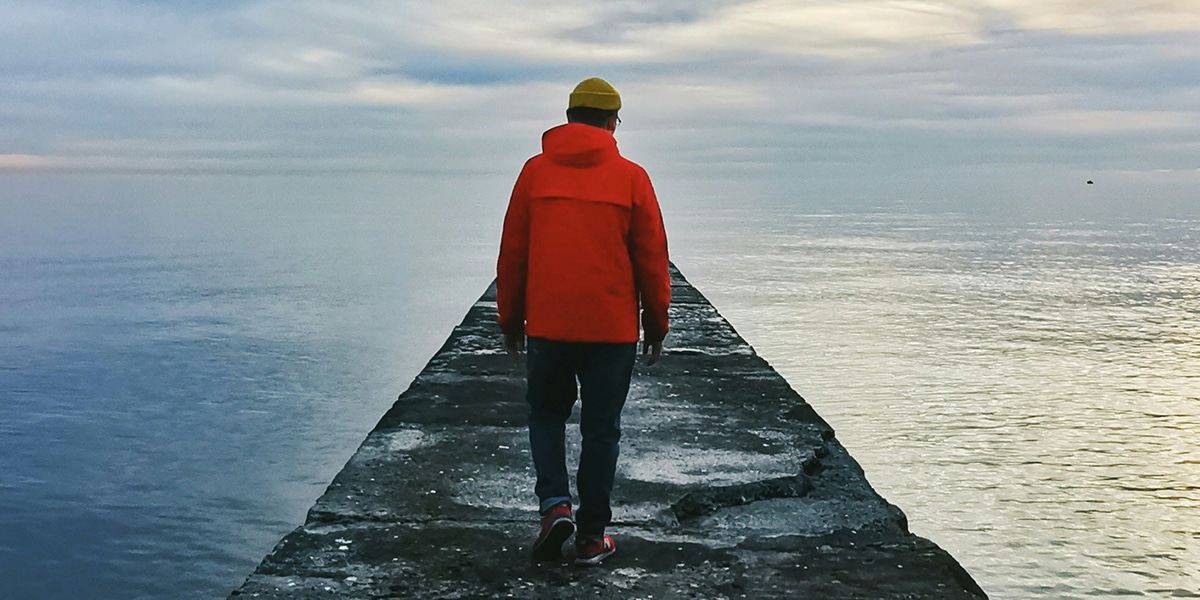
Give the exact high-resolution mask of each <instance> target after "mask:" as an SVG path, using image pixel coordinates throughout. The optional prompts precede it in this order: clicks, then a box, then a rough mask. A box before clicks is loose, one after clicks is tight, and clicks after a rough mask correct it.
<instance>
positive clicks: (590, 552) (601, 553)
mask: <svg viewBox="0 0 1200 600" xmlns="http://www.w3.org/2000/svg"><path fill="white" fill-rule="evenodd" d="M616 551H617V543H616V542H614V541H613V539H612V538H611V537H609V536H607V535H606V536H604V537H602V538H600V539H598V540H596V541H591V542H580V541H579V540H578V539H577V540H575V564H577V565H598V564H600V561H602V560H604V559H606V558H608V557H610V556H612V555H613V553H614V552H616Z"/></svg>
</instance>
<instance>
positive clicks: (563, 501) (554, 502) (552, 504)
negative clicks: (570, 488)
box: [538, 496, 571, 515]
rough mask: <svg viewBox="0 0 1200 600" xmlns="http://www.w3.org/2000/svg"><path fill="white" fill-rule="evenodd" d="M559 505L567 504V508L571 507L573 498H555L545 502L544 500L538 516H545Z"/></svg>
mask: <svg viewBox="0 0 1200 600" xmlns="http://www.w3.org/2000/svg"><path fill="white" fill-rule="evenodd" d="M559 504H566V505H567V506H570V505H571V497H570V496H555V497H553V498H546V499H545V500H542V504H541V507H540V508H538V514H542V515H544V514H546V513H547V512H548V511H549V510H550V509H551V508H554V507H555V506H558V505H559Z"/></svg>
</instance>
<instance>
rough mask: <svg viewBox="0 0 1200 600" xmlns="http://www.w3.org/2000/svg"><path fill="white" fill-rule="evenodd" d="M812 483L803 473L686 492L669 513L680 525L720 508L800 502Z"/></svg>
mask: <svg viewBox="0 0 1200 600" xmlns="http://www.w3.org/2000/svg"><path fill="white" fill-rule="evenodd" d="M813 487H814V486H813V483H812V480H811V479H809V477H808V476H807V475H805V474H803V473H798V474H796V475H792V476H789V477H775V478H772V479H764V480H761V481H753V482H750V483H741V484H737V485H726V486H720V487H713V488H707V489H702V490H696V491H694V492H688V493H687V494H684V496H683V497H682V498H680V499H679V500H677V501H676V502H675V503H674V504H672V505H671V512H673V513H675V518H676V519H678V520H679V522H680V523H682V522H684V521H688V520H690V519H695V518H697V517H703V516H706V515H711V514H712V513H715V512H717V511H718V510H721V509H722V508H731V507H734V506H743V505H746V504H750V503H752V502H758V501H760V500H769V499H772V498H800V497H802V496H804V495H805V494H807V493H809V492H811V491H812V490H813Z"/></svg>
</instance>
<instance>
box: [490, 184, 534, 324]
mask: <svg viewBox="0 0 1200 600" xmlns="http://www.w3.org/2000/svg"><path fill="white" fill-rule="evenodd" d="M528 172H529V163H528V162H526V163H525V167H524V168H523V169H522V170H521V175H520V176H519V177H517V183H516V185H514V186H513V191H512V196H511V197H510V198H509V200H508V211H507V212H506V213H505V214H504V232H503V233H502V234H501V237H500V258H499V259H498V260H497V261H496V312H497V319H498V320H499V322H500V329H501V331H503V332H504V333H509V334H519V333H522V332H524V331H525V289H526V282H527V281H528V279H529V177H528Z"/></svg>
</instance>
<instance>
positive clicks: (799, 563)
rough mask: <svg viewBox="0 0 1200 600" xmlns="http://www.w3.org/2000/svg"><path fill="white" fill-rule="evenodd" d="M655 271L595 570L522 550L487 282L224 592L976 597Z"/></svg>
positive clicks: (508, 405) (517, 412)
mask: <svg viewBox="0 0 1200 600" xmlns="http://www.w3.org/2000/svg"><path fill="white" fill-rule="evenodd" d="M673 275H674V288H673V292H674V300H673V304H672V307H671V318H672V333H671V335H670V337H669V338H668V346H669V347H668V349H667V351H666V353H665V355H664V357H663V360H662V361H661V362H660V363H659V364H658V365H655V366H654V367H650V368H645V367H641V366H639V370H638V372H637V373H636V374H635V377H634V384H633V388H632V390H631V392H630V398H629V402H628V404H627V405H626V409H625V413H624V416H623V428H624V431H625V435H624V438H623V440H622V455H621V461H620V466H619V472H618V475H617V483H616V489H615V491H614V513H615V514H614V519H615V524H614V526H613V527H612V528H611V529H610V533H612V534H613V536H614V538H615V539H616V541H617V548H618V551H617V554H616V555H614V556H613V557H612V558H610V559H609V560H608V561H606V562H605V563H604V565H603V566H601V567H593V568H577V567H574V566H571V565H570V564H569V563H568V562H567V561H568V560H569V559H570V558H571V557H570V556H567V557H565V558H564V562H562V563H556V564H544V563H543V564H535V563H533V562H532V561H531V560H530V555H529V545H530V543H531V542H532V540H533V538H534V536H535V535H536V532H537V517H536V500H535V498H534V497H533V492H532V487H533V473H532V467H531V465H530V459H529V457H528V442H527V439H526V432H525V428H524V426H525V405H524V399H523V393H524V392H523V390H524V383H523V377H524V368H523V362H521V361H517V360H515V359H513V358H511V357H508V356H506V355H505V354H504V353H503V352H502V350H501V348H500V343H499V336H498V331H497V328H496V325H495V297H494V290H492V289H489V290H488V291H487V292H486V293H485V294H484V295H483V297H481V298H480V299H479V301H478V302H477V303H476V304H475V305H474V306H473V307H472V308H471V310H470V311H469V312H468V313H467V316H466V318H465V319H464V320H463V322H462V324H461V325H459V326H458V327H457V328H455V329H454V332H453V333H452V334H451V336H450V338H449V339H448V340H447V341H446V344H445V345H444V346H443V347H442V349H441V350H440V351H438V353H437V354H436V355H435V356H434V357H433V359H432V360H431V361H430V362H429V364H428V366H426V368H425V370H424V371H422V372H421V373H420V374H419V375H418V376H417V377H416V379H415V380H414V381H413V383H412V385H411V386H410V387H409V389H408V390H407V391H405V392H404V393H403V394H402V395H401V396H400V398H399V399H398V400H397V402H396V404H395V405H394V406H393V407H392V409H391V410H390V411H388V413H387V414H386V415H384V417H383V419H382V420H381V421H380V422H379V425H378V426H376V428H375V430H374V431H372V432H371V434H370V435H368V436H367V439H366V440H365V441H364V442H363V444H362V446H361V447H360V448H359V449H358V452H356V453H355V454H354V456H353V457H351V458H350V461H349V462H348V463H347V464H346V467H345V468H344V469H343V470H342V472H341V473H339V474H338V475H337V477H336V478H335V479H334V480H333V483H332V484H330V486H329V489H328V490H327V491H326V492H325V495H324V496H322V497H321V498H320V499H319V500H317V503H316V505H315V506H313V507H312V509H311V510H310V511H309V514H308V519H307V520H306V522H305V524H304V525H303V526H302V527H300V528H298V529H296V530H295V531H293V532H292V533H291V534H289V535H288V536H287V537H285V538H284V539H283V540H282V541H281V542H280V543H279V545H278V546H276V548H275V549H274V551H272V552H271V554H270V555H268V556H267V557H266V558H265V559H264V560H263V562H262V564H261V565H260V566H259V567H258V570H256V571H255V572H254V574H253V575H251V576H250V578H249V579H248V580H247V581H246V583H245V584H244V585H243V586H242V587H241V588H240V589H239V590H237V591H235V592H233V594H232V595H231V596H230V597H231V598H245V597H257V598H577V597H590V598H655V599H669V598H816V599H836V598H870V599H883V598H972V599H975V598H986V596H985V594H984V593H983V591H982V590H980V589H979V586H978V585H976V584H975V582H974V581H973V580H972V579H971V577H970V575H968V574H967V572H966V571H964V570H963V568H962V567H961V566H959V565H958V563H957V562H955V560H954V559H953V558H952V557H951V556H950V555H949V554H947V553H946V552H945V551H943V550H942V549H941V548H938V547H937V546H936V545H934V544H933V543H932V542H930V541H928V540H925V539H923V538H920V537H917V536H914V535H912V534H910V533H909V532H908V529H907V526H906V523H905V517H904V514H903V513H902V512H901V511H900V510H899V509H898V508H896V507H894V506H892V505H891V504H888V503H887V502H886V501H885V500H884V499H883V498H881V497H880V496H879V495H878V494H876V493H875V491H874V490H873V489H872V488H871V486H870V485H869V484H868V483H867V481H866V479H865V478H864V476H863V473H862V470H861V469H860V468H859V466H858V464H857V463H856V462H855V461H854V459H853V458H851V457H850V455H849V454H847V452H846V450H845V449H844V448H843V447H842V445H841V444H840V443H838V441H837V439H836V438H835V437H834V433H833V430H832V429H831V428H830V427H829V425H828V424H827V423H825V422H824V421H823V420H822V419H821V417H820V416H818V415H817V413H816V412H815V411H814V410H813V409H812V407H810V406H809V405H808V404H807V403H806V402H805V401H804V400H803V399H802V398H801V397H800V396H799V395H798V394H797V393H796V392H795V391H793V390H792V389H791V387H789V386H788V384H787V382H786V381H784V380H783V378H782V377H780V375H779V374H778V373H776V372H775V370H774V369H772V368H771V367H770V365H768V364H767V363H766V361H764V360H763V359H762V358H760V357H759V356H757V355H756V354H755V352H754V350H753V349H752V348H751V347H750V346H749V345H747V344H746V342H745V341H744V340H743V339H742V338H741V337H740V336H738V335H737V333H736V332H735V331H734V330H733V328H732V327H731V326H730V325H729V323H728V322H726V321H725V319H723V318H722V317H721V316H720V315H719V314H717V311H716V310H715V309H714V308H713V307H712V305H711V304H709V302H708V301H707V300H705V298H704V297H703V296H702V295H701V294H700V293H699V292H698V291H697V290H696V289H695V288H693V287H692V286H691V285H689V284H688V283H687V282H686V281H685V280H684V279H683V277H682V276H680V275H679V273H678V272H677V271H675V272H673ZM576 415H578V412H576ZM574 436H575V437H571V438H569V439H571V440H572V442H571V443H573V444H574V448H573V451H572V452H571V454H576V455H577V453H578V437H577V436H578V433H577V428H576V431H575V432H574ZM573 470H574V469H573V468H572V471H573ZM566 547H567V550H568V553H569V552H570V548H571V544H567V545H566Z"/></svg>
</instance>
